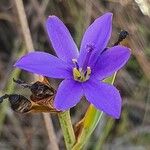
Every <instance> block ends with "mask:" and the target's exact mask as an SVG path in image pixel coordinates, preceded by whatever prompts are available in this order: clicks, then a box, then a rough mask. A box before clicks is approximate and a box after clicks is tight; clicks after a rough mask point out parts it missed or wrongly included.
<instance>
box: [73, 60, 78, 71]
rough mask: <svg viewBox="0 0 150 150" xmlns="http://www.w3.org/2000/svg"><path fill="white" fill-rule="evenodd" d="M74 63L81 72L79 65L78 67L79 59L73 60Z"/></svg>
mask: <svg viewBox="0 0 150 150" xmlns="http://www.w3.org/2000/svg"><path fill="white" fill-rule="evenodd" d="M72 62H73V63H74V65H75V68H77V69H78V70H79V65H78V62H77V59H72Z"/></svg>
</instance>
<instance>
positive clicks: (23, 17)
mask: <svg viewBox="0 0 150 150" xmlns="http://www.w3.org/2000/svg"><path fill="white" fill-rule="evenodd" d="M15 5H16V8H17V12H18V16H19V20H20V24H21V29H22V33H23V37H24V40H25V44H26V48H27V52H31V51H34V46H33V42H32V38H31V34H30V29H29V26H28V22H27V17H26V14H25V10H24V5H23V1H22V0H15ZM43 117H44V121H45V126H46V129H47V132H48V136H49V141H50V144H51V146H52V148H53V149H54V150H59V148H58V145H57V140H56V136H55V132H54V129H53V124H52V121H51V118H50V115H49V116H47V114H44V113H43Z"/></svg>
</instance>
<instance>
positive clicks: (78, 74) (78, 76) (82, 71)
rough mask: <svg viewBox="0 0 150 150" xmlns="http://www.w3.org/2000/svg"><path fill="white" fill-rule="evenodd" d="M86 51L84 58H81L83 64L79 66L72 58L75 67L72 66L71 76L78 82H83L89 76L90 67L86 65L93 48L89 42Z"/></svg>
mask: <svg viewBox="0 0 150 150" xmlns="http://www.w3.org/2000/svg"><path fill="white" fill-rule="evenodd" d="M86 49H87V53H86V56H85V59H84V60H83V65H82V67H81V68H80V67H79V65H78V62H77V60H76V59H72V61H73V63H74V65H75V67H74V68H73V77H74V80H76V81H79V82H85V81H87V80H88V79H89V78H90V75H91V68H90V67H89V66H88V64H89V61H90V58H91V54H92V51H93V50H94V46H93V45H91V44H89V45H87V47H86Z"/></svg>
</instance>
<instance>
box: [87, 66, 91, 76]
mask: <svg viewBox="0 0 150 150" xmlns="http://www.w3.org/2000/svg"><path fill="white" fill-rule="evenodd" d="M86 71H87V73H86V74H87V75H88V76H89V75H90V74H91V68H90V67H87V70H86Z"/></svg>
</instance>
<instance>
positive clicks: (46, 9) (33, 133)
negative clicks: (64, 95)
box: [0, 0, 150, 150]
mask: <svg viewBox="0 0 150 150" xmlns="http://www.w3.org/2000/svg"><path fill="white" fill-rule="evenodd" d="M23 2H24V6H25V11H26V15H27V19H28V23H29V27H30V31H31V35H32V39H33V43H34V48H35V50H45V51H47V52H49V53H51V54H54V50H53V49H52V46H51V44H50V43H49V40H48V38H47V34H46V32H45V29H44V23H45V20H46V18H47V17H48V16H49V15H56V16H58V17H59V18H61V19H62V20H63V22H64V23H65V24H66V25H67V27H68V28H69V30H70V32H71V34H72V36H73V37H74V39H75V41H76V43H77V44H78V45H80V40H81V38H82V35H83V33H84V31H85V29H86V27H87V26H88V25H89V24H90V23H91V22H92V21H93V20H94V19H95V18H97V17H98V16H100V15H102V14H103V13H104V12H108V11H110V12H112V13H113V14H114V16H113V33H112V37H111V40H110V43H109V45H110V46H111V45H113V43H115V41H116V40H117V36H118V33H119V32H120V31H121V30H122V29H124V30H127V31H128V32H129V36H128V38H127V39H126V40H125V41H124V43H123V44H124V45H126V46H128V47H130V48H131V51H132V57H131V59H130V61H129V62H128V64H127V65H126V67H124V68H123V69H122V70H120V71H119V72H118V74H117V78H116V81H115V85H116V86H117V87H118V89H119V90H120V92H121V95H122V97H123V107H122V116H121V119H120V120H116V121H115V120H112V119H111V118H109V117H107V116H103V119H102V121H101V123H100V124H99V125H98V127H97V128H96V130H95V132H94V133H93V134H92V137H91V138H90V140H89V142H88V144H87V145H86V146H85V149H88V150H90V149H91V150H100V149H103V150H134V149H136V150H148V149H149V147H150V143H149V141H150V115H149V114H150V42H149V41H150V29H149V27H150V2H149V1H148V0H74V1H73V0H24V1H23ZM25 51H26V47H25V43H24V39H23V36H22V31H21V27H20V22H19V19H18V13H17V10H16V6H15V3H14V1H13V0H1V1H0V89H1V91H0V94H1V95H3V94H4V93H13V92H15V93H23V94H24V95H28V91H27V90H24V89H20V87H18V86H15V84H14V83H13V82H12V78H13V77H15V78H22V79H24V80H25V81H27V82H31V81H33V78H32V76H31V74H29V73H26V72H20V71H18V70H15V71H14V68H13V64H14V62H15V61H16V60H17V58H19V57H20V56H22V55H23V54H24V53H25ZM51 83H52V85H53V86H57V85H58V84H57V81H53V80H52V81H51ZM64 92H65V91H64ZM87 106H88V104H87V102H85V101H82V102H81V103H80V104H79V105H78V106H76V107H75V108H73V109H72V110H71V113H72V121H73V123H75V122H77V121H79V120H80V119H81V118H82V116H83V114H84V113H85V111H86V108H87ZM52 119H53V124H54V128H55V130H56V136H57V142H58V143H59V147H60V149H61V150H63V149H65V147H64V142H63V138H62V133H61V130H60V126H59V123H58V120H57V117H56V115H52ZM0 149H2V150H15V149H18V150H26V149H32V150H41V149H50V150H53V148H51V145H49V140H48V135H47V131H46V128H45V124H44V121H43V118H42V115H41V114H40V113H39V114H26V115H22V114H17V113H14V112H12V111H11V109H10V107H9V105H8V104H7V102H5V103H3V104H1V106H0Z"/></svg>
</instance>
